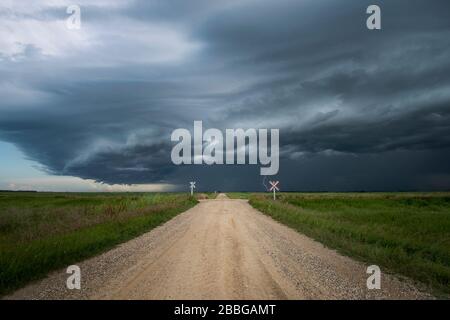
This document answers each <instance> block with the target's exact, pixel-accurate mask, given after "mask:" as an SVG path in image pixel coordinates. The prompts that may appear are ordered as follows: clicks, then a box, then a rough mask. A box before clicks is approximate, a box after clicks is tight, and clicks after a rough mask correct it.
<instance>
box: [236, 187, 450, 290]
mask: <svg viewBox="0 0 450 320" xmlns="http://www.w3.org/2000/svg"><path fill="white" fill-rule="evenodd" d="M229 196H230V197H235V198H245V196H246V195H245V194H230V195H229ZM247 197H248V198H249V200H250V204H251V205H252V206H253V207H255V208H256V209H258V210H260V211H261V212H263V213H265V214H267V215H269V216H271V217H272V218H273V219H275V220H277V221H279V222H281V223H283V224H285V225H287V226H289V227H291V228H293V229H295V230H297V231H299V232H301V233H303V234H305V235H307V236H309V237H311V238H314V239H316V240H318V241H320V242H322V243H323V244H324V245H326V246H328V247H330V248H333V249H337V250H338V251H339V252H341V253H343V254H345V255H348V256H351V257H354V258H356V259H358V260H360V261H364V262H367V263H370V264H377V265H379V266H380V267H381V268H382V270H383V269H384V270H385V271H389V272H393V273H398V274H402V275H405V276H408V277H410V278H412V279H414V280H416V281H419V282H421V283H422V284H424V285H425V286H427V287H429V288H431V289H432V290H433V293H434V294H435V295H437V296H441V297H447V298H448V296H449V294H450V194H449V193H426V194H425V193H417V194H416V193H409V194H402V193H380V194H377V193H372V194H371V193H368V194H364V193H362V194H352V193H346V194H281V195H280V197H279V198H278V199H279V200H278V201H273V200H271V196H270V195H263V194H251V195H247Z"/></svg>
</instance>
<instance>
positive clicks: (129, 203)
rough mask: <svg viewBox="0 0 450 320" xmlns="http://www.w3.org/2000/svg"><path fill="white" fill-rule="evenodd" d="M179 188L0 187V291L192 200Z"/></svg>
mask: <svg viewBox="0 0 450 320" xmlns="http://www.w3.org/2000/svg"><path fill="white" fill-rule="evenodd" d="M196 203H197V201H196V200H195V199H193V198H190V197H189V196H187V195H182V194H150V195H146V194H17V193H0V295H4V294H6V293H8V292H11V291H12V290H14V289H17V288H18V287H20V286H22V285H24V284H26V283H27V282H29V281H31V280H35V279H39V278H42V277H44V276H45V275H46V274H47V273H48V272H49V271H50V270H53V269H57V268H61V267H65V266H67V265H69V264H72V263H74V262H77V261H80V260H83V259H86V258H88V257H91V256H93V255H95V254H98V253H100V252H103V251H105V250H107V249H110V248H112V247H113V246H115V245H117V244H119V243H121V242H124V241H127V240H129V239H131V238H133V237H136V236H138V235H140V234H142V233H144V232H146V231H148V230H150V229H152V228H154V227H156V226H158V225H160V224H162V223H164V222H166V221H167V220H169V219H171V218H172V217H174V216H175V215H177V214H178V213H180V212H182V211H185V210H186V209H188V208H190V207H192V206H193V205H195V204H196Z"/></svg>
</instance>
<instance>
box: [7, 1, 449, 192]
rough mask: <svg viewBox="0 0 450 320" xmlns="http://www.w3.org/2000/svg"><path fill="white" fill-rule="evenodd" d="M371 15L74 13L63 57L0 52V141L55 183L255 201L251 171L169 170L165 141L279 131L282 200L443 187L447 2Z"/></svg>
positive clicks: (214, 5) (51, 12)
mask: <svg viewBox="0 0 450 320" xmlns="http://www.w3.org/2000/svg"><path fill="white" fill-rule="evenodd" d="M378 3H379V5H380V6H381V8H382V26H383V29H382V30H381V31H368V30H367V29H366V27H365V19H366V17H367V15H366V14H365V10H366V8H367V6H368V5H370V4H372V1H356V0H354V1H345V3H344V2H342V1H331V0H328V1H320V2H319V1H312V0H310V1H230V2H226V3H225V2H213V1H204V0H202V1H200V0H199V1H135V2H130V3H128V5H123V6H111V7H108V6H96V7H93V6H86V7H83V6H82V10H83V16H84V17H85V19H86V20H85V22H84V23H85V26H86V28H87V29H88V31H89V32H90V33H87V34H86V39H87V40H86V39H85V40H83V39H82V40H83V42H81V43H80V48H81V49H78V47H77V48H75V49H74V50H75V51H74V52H75V53H74V54H70V52H69V53H67V50H70V48H72V47H71V46H72V45H73V43H72V42H68V43H67V44H65V45H66V47H63V49H64V50H63V51H58V50H53V48H52V47H50V49H52V50H53V51H52V50H50V49H48V50H46V48H45V43H43V44H42V46H43V48H41V47H40V46H39V43H29V44H27V43H24V46H25V47H24V48H25V49H23V50H22V51H20V50H19V49H20V47H19V49H17V50H19V53H15V54H16V55H15V56H13V55H12V54H11V53H10V54H9V55H8V53H7V50H4V51H5V52H2V50H1V48H0V57H2V61H1V62H0V63H1V65H0V74H1V79H2V80H0V92H1V93H2V95H3V96H4V98H3V101H2V102H0V139H2V140H5V141H8V142H12V143H14V144H15V145H16V146H18V147H19V148H20V149H21V150H23V152H24V153H25V154H26V155H27V157H29V158H30V159H32V160H35V161H37V162H38V163H39V164H41V165H42V166H43V168H44V169H45V170H47V171H48V172H50V173H52V174H57V175H74V176H78V177H82V178H90V179H95V180H97V181H101V182H106V183H133V184H134V183H152V182H169V183H184V182H185V181H186V180H188V179H193V178H195V177H196V179H197V180H200V181H202V183H203V184H202V187H203V188H205V189H217V188H221V187H218V186H224V187H222V188H228V189H236V188H239V189H242V190H251V189H257V190H260V189H261V188H262V178H261V177H260V176H259V174H258V168H255V167H247V166H244V167H240V166H222V167H220V166H214V167H195V166H191V167H176V166H174V165H172V164H171V162H170V150H171V146H172V144H171V142H170V133H171V131H172V130H173V129H176V128H178V127H185V128H188V129H190V128H191V127H192V124H193V121H194V120H203V121H204V126H205V127H218V128H222V129H223V128H236V127H265V128H279V129H280V134H281V143H282V146H281V154H282V162H281V169H280V177H281V178H282V179H283V183H284V186H285V187H286V188H287V189H289V190H295V189H303V190H326V189H333V190H350V189H358V190H359V189H383V188H384V189H418V188H420V184H421V183H422V185H423V187H424V188H436V189H442V188H448V187H449V184H448V183H446V181H447V179H448V177H449V176H450V168H449V167H448V166H447V165H445V164H444V163H445V162H443V160H442V159H443V158H446V159H448V155H449V153H448V151H446V150H448V148H450V138H449V137H450V60H449V59H448V56H449V52H450V21H449V19H448V14H446V13H447V12H448V11H449V9H450V4H449V3H448V1H433V2H432V3H428V2H426V1H381V2H378ZM58 9H59V8H51V7H50V8H41V10H40V11H39V12H40V14H39V17H38V18H37V19H38V20H40V21H41V20H45V19H50V20H51V19H56V18H57V17H58V14H59V13H58V12H59V11H58ZM27 15H28V16H29V15H30V13H28V14H27ZM152 31H155V32H156V34H154V33H152ZM147 38H148V39H147ZM75 40H77V39H75ZM77 41H78V40H77ZM80 41H81V40H80ZM26 48H29V49H26ZM67 48H68V49H67ZM31 49H32V50H31ZM61 52H62V53H61ZM31 53H32V54H31ZM405 159H411V163H412V165H411V166H409V167H408V168H404V169H403V170H401V174H398V175H397V176H396V177H393V176H392V172H393V171H392V170H393V169H392V168H397V169H398V168H401V167H402V164H403V163H404V161H405ZM377 164H378V165H377ZM333 170H334V171H333ZM313 172H314V173H315V174H314V175H312V173H313ZM333 172H334V173H333ZM394 172H395V171H394ZM397 172H400V171H399V170H397ZM223 177H227V178H226V180H224V178H223Z"/></svg>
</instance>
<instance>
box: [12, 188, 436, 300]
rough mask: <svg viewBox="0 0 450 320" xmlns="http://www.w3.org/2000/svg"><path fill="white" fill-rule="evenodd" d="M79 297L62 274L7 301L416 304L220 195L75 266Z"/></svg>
mask: <svg viewBox="0 0 450 320" xmlns="http://www.w3.org/2000/svg"><path fill="white" fill-rule="evenodd" d="M78 265H79V266H80V268H81V276H82V278H81V286H82V287H81V290H68V289H66V279H67V277H68V275H67V274H66V272H65V270H59V271H56V272H53V273H51V274H50V275H49V276H48V278H46V279H44V280H42V281H39V282H37V283H34V284H31V285H29V286H27V287H25V288H23V289H20V290H18V291H17V292H15V293H14V294H13V295H11V296H9V297H7V298H10V299H24V298H26V299H394V298H401V299H421V298H430V296H429V295H427V294H426V293H422V292H419V291H418V290H417V289H416V288H415V287H414V286H413V285H412V282H411V281H410V280H407V279H401V280H399V278H397V277H395V276H391V275H387V274H382V277H381V290H368V289H367V286H366V280H367V277H368V276H369V275H368V274H367V273H366V268H367V266H368V265H364V264H362V263H359V262H356V261H354V260H352V259H350V258H348V257H344V256H342V255H339V254H338V253H336V252H335V251H333V250H330V249H327V248H325V247H324V246H322V245H321V244H320V243H318V242H316V241H314V240H312V239H310V238H307V237H305V236H304V235H301V234H299V233H297V232H296V231H294V230H292V229H290V228H288V227H286V226H283V225H281V224H279V223H277V222H275V221H274V220H272V219H271V218H269V217H267V216H265V215H263V214H262V213H260V212H258V211H257V210H255V209H253V208H252V207H251V206H250V205H249V204H248V203H247V202H246V201H245V200H231V199H228V198H227V197H226V195H224V194H220V195H219V196H218V198H217V199H215V200H202V201H201V202H200V204H198V205H197V206H195V207H194V208H192V209H190V210H188V211H186V212H184V213H182V214H180V215H178V216H177V217H175V218H174V219H172V220H171V221H169V222H167V223H165V224H164V225H162V226H160V227H158V228H156V229H154V230H152V231H151V232H148V233H146V234H144V235H142V236H140V237H138V238H136V239H134V240H131V241H129V242H127V243H124V244H122V245H120V246H118V247H117V248H115V249H113V250H110V251H108V252H106V253H104V254H101V255H99V256H97V257H94V258H91V259H89V260H86V261H84V262H80V263H79V264H78Z"/></svg>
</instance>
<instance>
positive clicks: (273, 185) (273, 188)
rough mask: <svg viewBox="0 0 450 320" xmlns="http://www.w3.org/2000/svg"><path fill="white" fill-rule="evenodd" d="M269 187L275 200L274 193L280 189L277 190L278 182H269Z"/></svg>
mask: <svg viewBox="0 0 450 320" xmlns="http://www.w3.org/2000/svg"><path fill="white" fill-rule="evenodd" d="M269 183H270V185H271V187H270V189H269V190H270V191H273V200H275V199H276V194H275V193H276V192H277V191H280V188H278V184H279V183H280V181H269Z"/></svg>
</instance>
